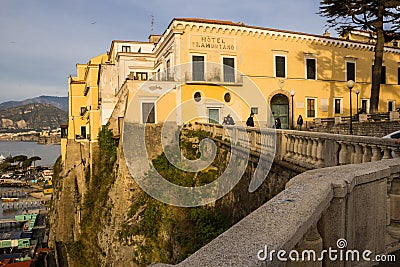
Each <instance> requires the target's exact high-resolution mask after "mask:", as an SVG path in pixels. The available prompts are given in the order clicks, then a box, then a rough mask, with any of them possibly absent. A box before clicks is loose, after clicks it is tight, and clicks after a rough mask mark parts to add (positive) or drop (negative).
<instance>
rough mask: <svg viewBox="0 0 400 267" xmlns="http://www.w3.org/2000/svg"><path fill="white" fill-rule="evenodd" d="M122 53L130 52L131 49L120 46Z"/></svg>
mask: <svg viewBox="0 0 400 267" xmlns="http://www.w3.org/2000/svg"><path fill="white" fill-rule="evenodd" d="M122 52H131V47H130V46H127V45H123V46H122Z"/></svg>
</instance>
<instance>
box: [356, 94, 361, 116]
mask: <svg viewBox="0 0 400 267" xmlns="http://www.w3.org/2000/svg"><path fill="white" fill-rule="evenodd" d="M359 94H360V90H358V89H356V95H357V109H356V111H357V114H358V113H359V112H358V95H359Z"/></svg>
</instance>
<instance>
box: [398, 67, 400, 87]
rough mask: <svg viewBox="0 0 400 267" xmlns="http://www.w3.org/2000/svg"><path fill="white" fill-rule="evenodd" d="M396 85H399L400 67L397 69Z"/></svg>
mask: <svg viewBox="0 0 400 267" xmlns="http://www.w3.org/2000/svg"><path fill="white" fill-rule="evenodd" d="M397 84H398V85H400V67H398V68H397Z"/></svg>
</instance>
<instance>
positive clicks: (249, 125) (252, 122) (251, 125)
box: [246, 112, 254, 127]
mask: <svg viewBox="0 0 400 267" xmlns="http://www.w3.org/2000/svg"><path fill="white" fill-rule="evenodd" d="M253 118H254V113H253V112H252V113H250V117H248V118H247V121H246V125H247V126H248V127H254V119H253Z"/></svg>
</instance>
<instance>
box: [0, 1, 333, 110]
mask: <svg viewBox="0 0 400 267" xmlns="http://www.w3.org/2000/svg"><path fill="white" fill-rule="evenodd" d="M319 2H320V1H319V0H318V1H317V0H303V1H299V0H274V1H271V0H241V1H235V0H229V1H228V0H198V1H191V0H176V1H175V0H171V1H162V0H145V1H143V0H142V1H134V0H117V1H105V0H68V1H67V0H1V7H0V57H1V60H0V103H1V102H4V101H8V100H21V99H26V98H30V97H35V96H39V95H56V96H67V93H68V89H67V88H68V87H67V77H68V76H69V75H70V74H75V72H76V71H75V64H76V63H86V62H87V61H88V60H89V59H90V58H91V57H94V56H97V55H99V54H102V53H104V52H106V51H108V50H109V48H110V45H111V41H112V40H135V41H147V37H148V36H149V34H151V17H152V16H154V32H153V33H154V34H161V33H163V32H164V30H165V29H166V27H167V26H168V24H169V23H170V22H171V20H172V19H173V18H174V17H175V18H182V17H197V18H206V19H221V20H231V21H233V22H244V23H245V24H247V25H254V26H261V27H268V28H276V29H282V30H290V31H299V32H305V33H314V34H322V33H323V32H324V30H325V20H324V18H321V17H320V16H319V15H317V14H316V13H317V12H318V7H319ZM331 32H332V33H333V30H331Z"/></svg>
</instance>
